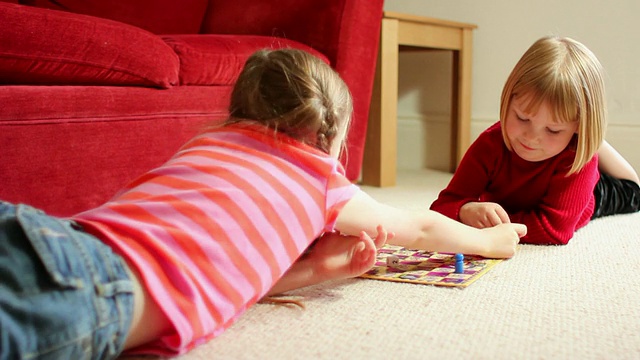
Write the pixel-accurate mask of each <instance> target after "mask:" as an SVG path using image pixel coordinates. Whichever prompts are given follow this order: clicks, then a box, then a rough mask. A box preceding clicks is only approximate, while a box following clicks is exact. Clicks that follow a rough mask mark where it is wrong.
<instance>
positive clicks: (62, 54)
mask: <svg viewBox="0 0 640 360" xmlns="http://www.w3.org/2000/svg"><path fill="white" fill-rule="evenodd" d="M0 23H2V26H0V39H2V41H1V42H0V83H4V84H19V85H28V84H29V85H30V84H40V85H78V84H84V85H138V86H149V87H160V88H168V87H170V86H171V85H174V84H176V83H177V82H178V72H179V67H180V63H179V60H178V56H177V55H176V54H175V53H174V52H173V50H172V49H171V48H170V47H169V46H168V45H167V44H166V43H165V42H164V41H162V39H161V38H160V37H158V36H157V35H154V34H152V33H150V32H148V31H146V30H142V29H139V28H137V27H135V26H131V25H127V24H123V23H119V22H116V21H111V20H106V19H100V18H96V17H93V16H85V15H78V14H71V13H66V12H62V11H52V10H46V9H39V8H34V7H30V6H22V5H16V4H10V3H7V2H0Z"/></svg>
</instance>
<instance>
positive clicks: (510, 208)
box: [431, 36, 640, 245]
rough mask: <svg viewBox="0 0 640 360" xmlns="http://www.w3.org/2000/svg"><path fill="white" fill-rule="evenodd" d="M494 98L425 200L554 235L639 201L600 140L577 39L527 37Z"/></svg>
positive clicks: (600, 90)
mask: <svg viewBox="0 0 640 360" xmlns="http://www.w3.org/2000/svg"><path fill="white" fill-rule="evenodd" d="M500 105H501V106H500V122H498V123H496V124H494V125H493V126H491V127H490V128H489V129H487V130H486V131H484V132H483V133H482V134H480V136H479V137H478V139H477V140H476V141H475V142H474V143H473V144H472V145H471V147H470V148H469V150H468V151H467V153H466V154H465V156H464V158H463V159H462V161H461V163H460V165H459V167H458V169H457V170H456V173H455V174H454V176H453V178H452V179H451V182H450V183H449V185H448V186H447V188H446V189H444V190H443V191H442V192H441V193H440V195H439V196H438V199H436V201H435V202H434V203H433V204H432V205H431V209H432V210H435V211H438V212H440V213H442V214H445V215H447V216H449V217H451V218H453V219H456V220H459V221H461V222H462V223H464V224H467V225H471V226H474V227H477V228H485V227H491V226H495V225H497V224H502V223H509V222H516V223H523V224H525V225H527V229H528V232H527V235H526V236H525V237H523V238H522V239H521V242H523V243H532V244H557V245H563V244H566V243H567V242H568V241H569V240H570V239H571V238H572V237H573V234H574V232H575V231H576V230H577V229H579V228H581V227H582V226H584V225H586V224H587V223H588V222H589V221H590V220H591V219H594V218H597V217H602V216H607V215H613V214H622V213H631V212H636V211H638V210H639V208H640V187H639V186H638V183H639V182H640V181H639V180H638V175H637V173H636V172H635V171H634V169H633V168H632V167H631V165H630V164H629V163H628V162H627V161H626V160H625V159H624V158H623V157H622V156H621V155H620V154H619V153H618V152H617V151H616V150H615V149H614V148H613V147H612V146H611V145H609V144H608V143H607V142H606V141H604V134H605V130H606V105H605V90H604V80H603V69H602V66H601V64H600V62H599V61H598V59H597V58H596V56H595V55H594V54H593V53H592V52H591V51H590V50H589V49H587V48H586V47H585V46H584V45H583V44H581V43H579V42H577V41H575V40H573V39H570V38H562V37H555V36H549V37H544V38H541V39H539V40H538V41H536V42H535V43H534V44H533V45H532V46H531V47H530V48H529V49H528V50H527V51H526V52H525V54H524V55H523V56H522V58H521V59H520V61H519V62H518V63H517V64H516V66H515V68H514V69H513V71H512V72H511V75H510V76H509V78H508V79H507V82H506V84H505V86H504V89H503V91H502V99H501V104H500Z"/></svg>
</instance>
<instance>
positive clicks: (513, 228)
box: [480, 223, 527, 258]
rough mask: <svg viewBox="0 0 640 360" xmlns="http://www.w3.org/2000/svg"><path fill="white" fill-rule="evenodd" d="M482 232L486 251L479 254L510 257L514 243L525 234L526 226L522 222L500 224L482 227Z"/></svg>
mask: <svg viewBox="0 0 640 360" xmlns="http://www.w3.org/2000/svg"><path fill="white" fill-rule="evenodd" d="M482 233H483V234H485V235H486V236H487V238H486V239H487V244H488V245H489V246H488V248H487V252H486V253H485V254H480V255H482V256H485V257H491V258H510V257H512V256H513V255H515V253H516V245H518V243H519V242H520V238H521V237H523V236H525V235H527V227H526V226H525V225H523V224H515V223H513V224H511V223H509V224H500V225H497V226H494V227H488V228H484V229H483V230H482Z"/></svg>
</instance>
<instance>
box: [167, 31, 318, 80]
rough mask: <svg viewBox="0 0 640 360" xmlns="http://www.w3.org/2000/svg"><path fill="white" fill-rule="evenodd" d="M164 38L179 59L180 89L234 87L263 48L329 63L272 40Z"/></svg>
mask: <svg viewBox="0 0 640 360" xmlns="http://www.w3.org/2000/svg"><path fill="white" fill-rule="evenodd" d="M162 38H163V39H164V41H166V42H167V43H168V44H169V45H170V46H171V47H172V48H173V50H174V51H175V53H176V54H178V56H179V57H180V85H232V84H233V83H235V81H236V79H237V77H238V74H240V71H241V70H242V67H243V66H244V63H245V61H247V59H248V58H249V56H250V55H251V54H253V53H254V52H255V51H256V49H260V48H287V47H291V48H298V49H302V50H306V51H308V52H310V53H312V54H314V55H316V56H318V57H320V58H322V59H325V61H328V60H327V59H326V57H325V56H324V55H323V54H321V53H319V52H318V51H316V50H314V49H313V48H310V47H309V46H306V45H304V44H301V43H298V42H295V41H291V40H287V39H281V38H273V37H270V36H253V35H244V36H238V35H210V34H203V35H164V36H163V37H162Z"/></svg>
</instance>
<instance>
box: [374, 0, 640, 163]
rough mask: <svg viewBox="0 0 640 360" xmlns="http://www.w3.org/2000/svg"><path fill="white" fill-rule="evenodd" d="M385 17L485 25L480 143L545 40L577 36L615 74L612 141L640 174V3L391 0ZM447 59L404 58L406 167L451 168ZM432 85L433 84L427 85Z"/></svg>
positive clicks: (478, 79)
mask: <svg viewBox="0 0 640 360" xmlns="http://www.w3.org/2000/svg"><path fill="white" fill-rule="evenodd" d="M385 10H388V11H396V12H403V13H408V14H414V15H423V16H429V17H436V18H442V19H447V20H454V21H460V22H466V23H473V24H476V25H478V28H477V29H476V30H475V31H474V38H473V41H474V42H473V46H474V47H473V70H472V71H473V85H472V110H471V116H472V139H475V137H476V136H477V135H478V133H479V132H480V131H482V130H483V129H484V128H486V127H487V126H488V125H490V124H491V123H492V122H494V121H496V120H497V119H498V112H499V101H500V93H501V91H502V86H503V84H504V81H505V80H506V78H507V76H508V74H509V72H510V71H511V69H512V67H513V66H514V65H515V63H516V62H517V60H518V59H519V58H520V56H521V55H522V54H523V53H524V51H525V50H526V49H527V48H528V47H529V46H530V45H531V44H532V43H533V42H534V41H535V40H536V39H538V38H540V37H542V36H545V35H549V34H556V35H561V36H569V37H572V38H574V39H576V40H578V41H580V42H582V43H584V44H585V45H586V46H587V47H589V48H590V49H591V50H592V51H593V52H594V53H595V54H596V56H598V58H599V59H600V61H601V62H602V64H603V66H604V67H605V69H606V72H607V78H606V81H607V92H608V106H609V128H608V133H607V140H608V141H609V142H610V143H611V144H613V146H614V147H616V148H617V149H618V151H620V152H621V153H622V154H623V155H624V156H625V157H626V158H627V159H628V160H629V161H630V162H631V164H632V165H633V166H634V168H635V169H636V170H638V171H640V147H639V146H638V143H639V142H640V66H638V64H640V26H639V25H638V15H640V1H638V0H618V1H599V0H560V1H558V0H553V1H551V0H537V1H529V0H526V1H525V0H484V1H483V0H437V1H435V0H386V3H385ZM449 56H450V55H448V54H447V53H440V52H436V53H425V52H420V53H408V54H407V53H402V54H401V56H400V78H399V93H400V99H399V106H398V116H399V125H398V131H399V137H400V138H401V141H399V149H398V151H399V156H398V166H399V167H401V168H416V167H418V168H419V167H431V168H442V169H444V168H446V164H447V161H448V158H447V157H446V155H447V151H442V150H441V149H447V148H448V140H447V139H448V135H447V134H446V133H445V134H443V133H442V132H443V131H444V132H446V131H447V128H448V123H447V121H448V113H447V111H448V94H449V92H450V88H449V85H448V80H449V79H450V71H449V66H450V65H449V60H450V57H449ZM425 84H428V85H425Z"/></svg>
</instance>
